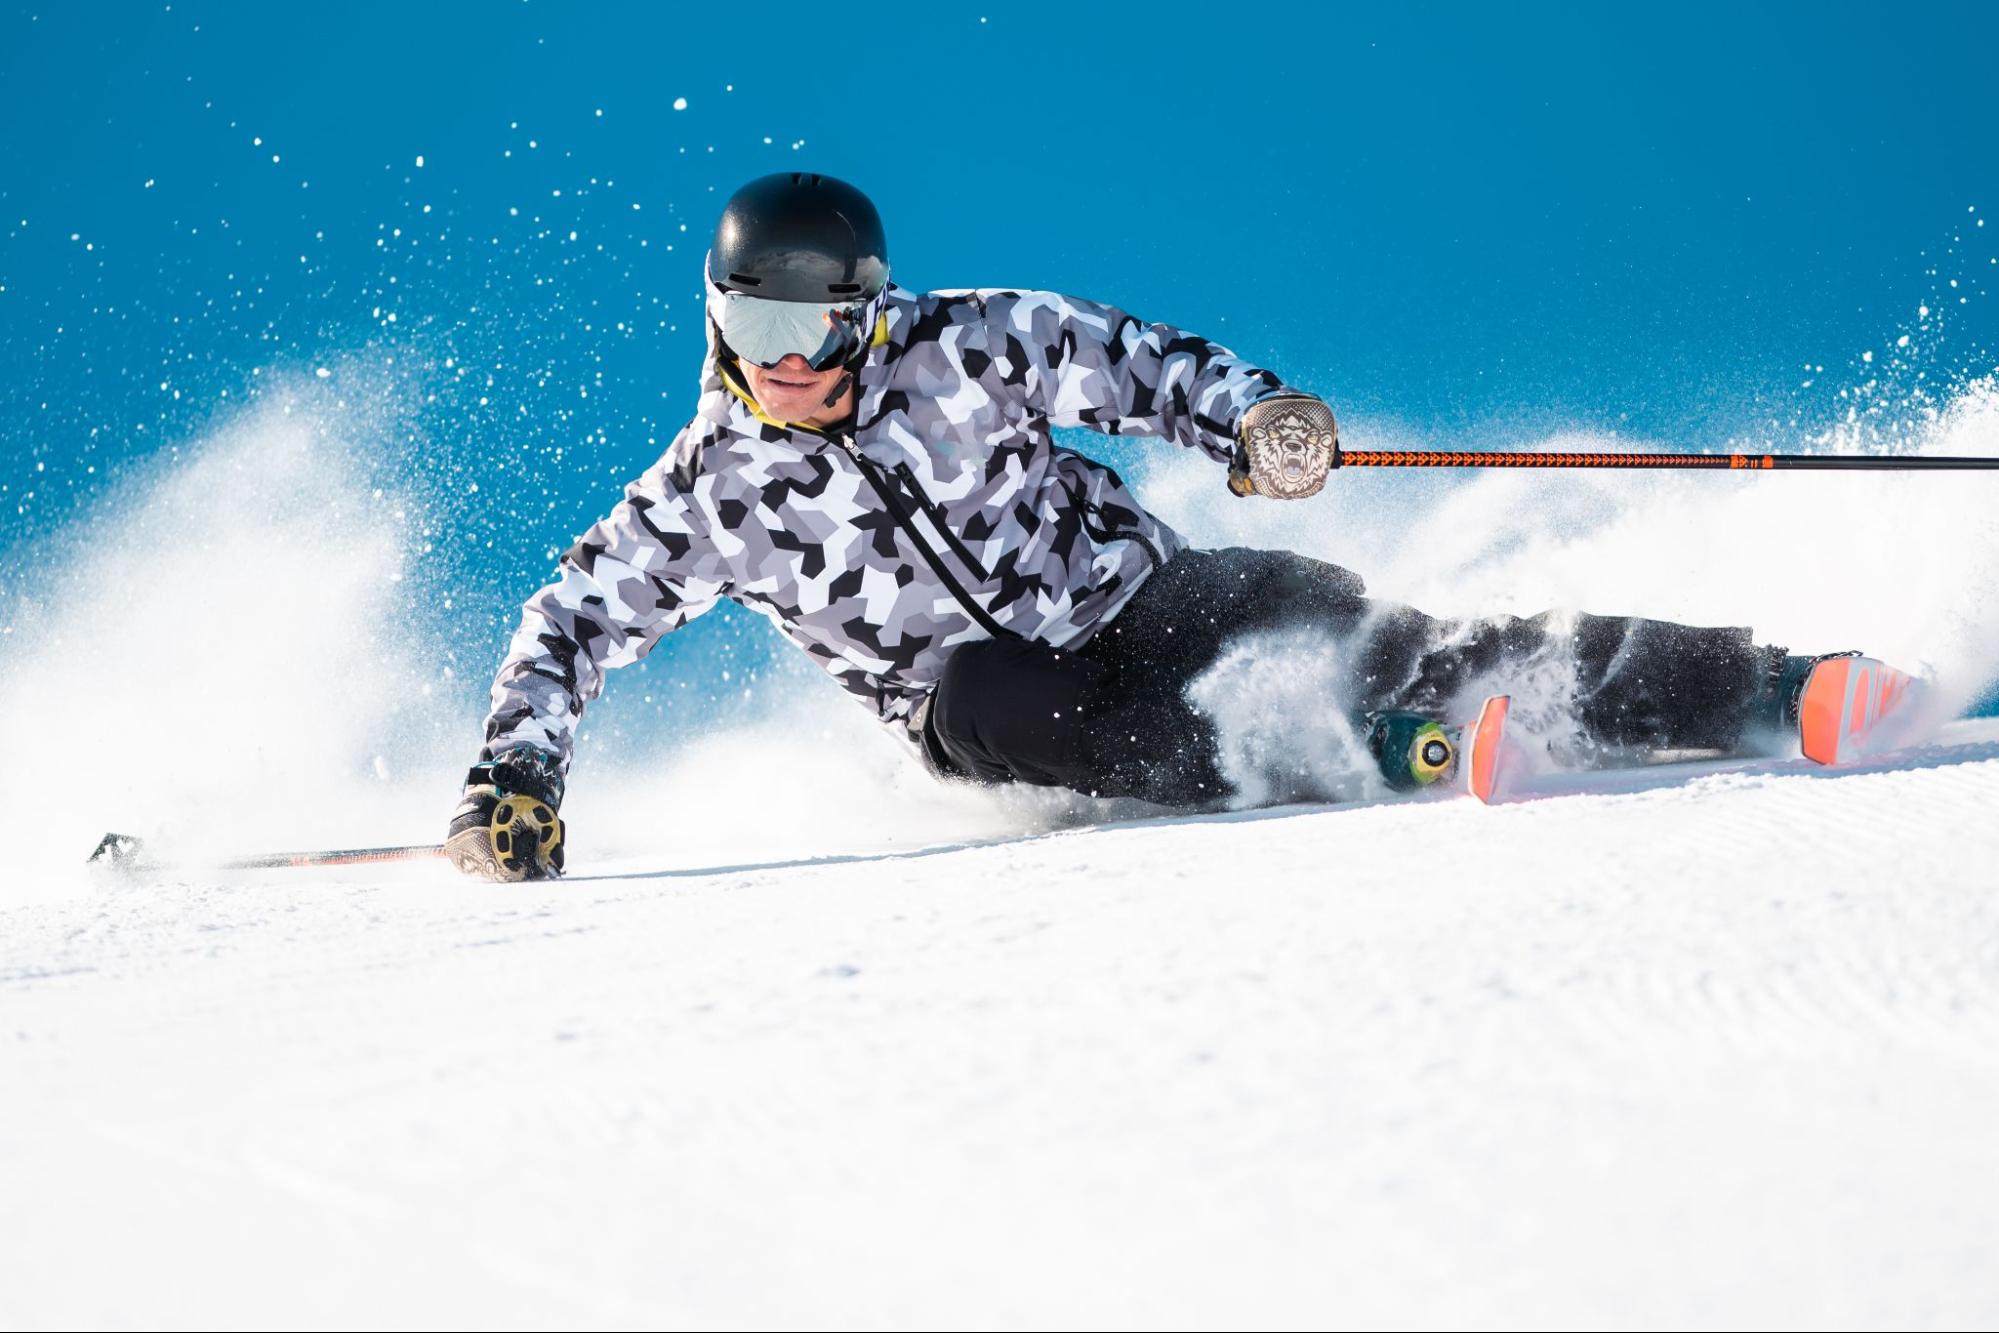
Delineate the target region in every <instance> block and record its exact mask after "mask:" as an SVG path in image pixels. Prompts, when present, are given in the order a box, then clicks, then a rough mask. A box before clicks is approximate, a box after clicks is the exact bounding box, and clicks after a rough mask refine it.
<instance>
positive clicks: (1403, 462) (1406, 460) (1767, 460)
mask: <svg viewBox="0 0 1999 1333" xmlns="http://www.w3.org/2000/svg"><path fill="white" fill-rule="evenodd" d="M1333 466H1334V467H1566V468H1599V467H1633V468H1709V469H1713V470H1716V471H1725V472H1778V471H1783V470H1785V469H1792V468H1795V469H1808V470H1811V471H1822V472H1843V471H1877V472H1927V471H1955V470H1961V469H1967V468H1999V458H1934V457H1923V456H1920V455H1910V456H1902V457H1897V456H1894V455H1856V454H1694V453H1671V454H1590V453H1560V452H1548V453H1537V452H1531V451H1514V450H1507V449H1341V448H1339V447H1338V446H1337V445H1335V446H1334V448H1333Z"/></svg>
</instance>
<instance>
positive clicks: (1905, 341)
mask: <svg viewBox="0 0 1999 1333" xmlns="http://www.w3.org/2000/svg"><path fill="white" fill-rule="evenodd" d="M1908 345H1909V335H1908V334H1906V333H1905V334H1903V335H1902V336H1901V337H1899V338H1897V339H1895V346H1897V347H1907V346H1908Z"/></svg>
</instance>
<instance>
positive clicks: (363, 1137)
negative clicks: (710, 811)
mask: <svg viewBox="0 0 1999 1333" xmlns="http://www.w3.org/2000/svg"><path fill="white" fill-rule="evenodd" d="M1942 741H1943V744H1942V745H1941V746H1940V747H1939V748H1933V749H1931V750H1928V751H1925V752H1923V753H1921V754H1920V755H1918V756H1917V757H1916V758H1915V759H1913V760H1910V761H1906V762H1904V763H1902V764H1900V765H1899V766H1896V767H1892V768H1888V769H1877V770H1868V771H1862V772H1856V773H1850V774H1842V775H1824V774H1811V773H1805V772H1801V771H1798V770H1796V769H1795V768H1792V767H1788V766H1784V765H1775V766H1770V767H1767V768H1765V769H1763V770H1760V771H1751V772H1747V773H1744V772H1735V773H1730V774H1722V775H1715V776H1710V777H1706V778H1699V779H1695V780H1692V781H1687V780H1686V779H1685V775H1683V774H1668V773H1663V772H1662V773H1658V774H1653V775H1648V776H1647V778H1646V779H1645V780H1644V781H1642V782H1639V783H1635V784H1628V785H1635V786H1637V787H1639V788H1640V789H1639V790H1635V791H1622V792H1615V793H1611V794H1605V793H1603V792H1601V791H1598V792H1595V793H1592V794H1582V795H1571V796H1566V797H1558V798H1552V799H1542V800H1535V801H1531V802H1526V803H1521V804H1516V805H1511V806H1505V807H1498V808H1491V809H1487V808H1483V807H1480V806H1478V805H1477V804H1476V803H1473V802H1469V801H1448V800H1447V801H1442V802H1437V801H1425V802H1414V803H1401V804H1383V805H1373V806H1359V807H1353V808H1345V809H1338V808H1312V809H1291V810H1284V811H1277V812H1268V813H1264V814H1243V815H1234V816H1222V817H1216V818H1211V819H1193V820H1186V821H1140V822H1135V823H1127V824H1122V825H1109V826H1102V827H1093V828H1084V829H1077V830H1071V831H1067V832H1057V833H1050V834H1045V835H1042V836H1030V837H1025V838H1019V839H1015V840H1011V841H1001V842H994V843H990V844H982V845H981V844H975V845H964V846H957V847H946V848H938V849H934V850H921V851H903V852H900V853H894V854H890V855H888V856H885V857H882V858H876V859H866V858H857V859H845V860H838V859H836V860H831V861H826V862H820V863H812V862H796V861H783V860H778V861H774V862H772V863H768V864H748V863H749V862H756V861H758V860H759V852H758V850H757V849H755V848H746V849H743V851H742V854H741V856H740V858H739V859H740V860H741V861H742V862H745V864H738V865H730V866H727V867H725V868H719V869H718V868H715V867H714V863H712V862H710V863H705V864H675V863H674V861H673V860H672V859H670V858H668V857H665V856H659V857H655V858H654V859H652V860H650V861H649V862H646V863H643V864H640V863H633V864H616V865H610V866H605V865H583V866H579V867H577V873H576V875H575V877H574V878H573V879H571V880H570V881H569V882H566V883H562V884H559V885H554V886H532V887H522V888H513V889H496V888H493V887H490V886H479V885H474V884H471V883H467V882H464V881H461V880H460V879H458V878H457V877H456V876H455V875H453V874H452V873H451V872H450V871H449V870H447V869H445V868H443V867H441V866H437V865H424V866H405V867H399V868H393V869H390V870H382V869H379V868H370V869H367V870H356V871H345V872H343V871H284V872H260V873H259V874H258V875H255V876H252V875H247V874H246V875H238V876H233V877H232V876H229V875H222V874H199V875H179V876H168V877H166V878H165V879H163V880H158V881H153V882H130V883H116V882H113V883H93V884H85V885H78V886H74V887H73V888H72V890H71V891H69V892H68V893H67V894H50V895H48V896H47V897H46V898H45V900H44V901H41V902H34V903H15V904H10V905H6V906H0V1088H4V1095H0V1197H4V1198H5V1199H6V1200H7V1206H6V1208H5V1209H4V1212H0V1324H4V1325H6V1326H9V1327H53V1326H77V1325H89V1324H114V1325H195V1324H219V1325H225V1326H250V1325H258V1324H264V1323H267V1322H269V1323H275V1324H281V1325H312V1326H336V1325H342V1324H348V1323H364V1324H411V1325H419V1326H422V1325H432V1326H443V1325H472V1326H481V1325H507V1326H514V1325H523V1326H558V1325H571V1324H601V1325H615V1326H641V1325H644V1326H666V1327H687V1326H703V1325H722V1326H741V1325H782V1324H805V1325H811V1326H837V1327H871V1326H900V1327H916V1326H925V1325H931V1324H934V1323H941V1324H946V1325H952V1326H958V1325H965V1326H976V1327H1007V1326H1014V1325H1022V1324H1024V1325H1035V1326H1048V1327H1058V1326H1059V1327H1067V1326H1078V1325H1081V1326H1096V1325H1112V1324H1128V1323H1145V1324H1154V1325H1160V1326H1184V1325H1203V1324H1231V1325H1269V1326H1324V1325H1333V1326H1361V1325H1390V1326H1412V1325H1457V1324H1467V1325H1479V1326H1492V1325H1540V1324H1546V1325H1556V1326H1572V1327H1584V1326H1592V1325H1597V1324H1600V1323H1610V1324H1615V1325H1620V1326H1648V1327H1667V1326H1680V1325H1695V1326H1705V1327H1722V1326H1735V1325H1758V1326H1772V1327H1776V1326H1795V1325H1798V1324H1804V1325H1866V1326H1878V1327H1888V1326H1914V1327H1931V1326H1944V1325H1955V1326H1970V1325H1989V1324H1991V1323H1992V1322H1993V1321H1995V1320H1999V1269H1995V1267H1994V1265H1993V1263H1992V1239H1993V1237H1994V1236H1995V1235H1999V1114H1995V1113H1999V877H1995V872H1994V869H1993V867H1994V865H1995V864H1999V832H1995V831H1994V829H1995V824H1994V821H1993V819H1992V810H1993V807H1994V805H1995V802H1999V724H1995V723H1992V722H1973V723H1960V724H1957V725H1956V726H1954V727H1953V728H1951V729H1949V730H1948V731H1947V732H1946V733H1945V735H1944V737H1943V738H1942ZM1583 785H1587V784H1583Z"/></svg>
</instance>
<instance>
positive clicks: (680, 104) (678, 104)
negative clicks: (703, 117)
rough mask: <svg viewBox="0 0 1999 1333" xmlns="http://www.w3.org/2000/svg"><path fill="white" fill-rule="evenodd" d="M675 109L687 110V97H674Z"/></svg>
mask: <svg viewBox="0 0 1999 1333" xmlns="http://www.w3.org/2000/svg"><path fill="white" fill-rule="evenodd" d="M673 109H674V110H675V111H685V110H687V99H686V98H684V97H676V98H674V99H673Z"/></svg>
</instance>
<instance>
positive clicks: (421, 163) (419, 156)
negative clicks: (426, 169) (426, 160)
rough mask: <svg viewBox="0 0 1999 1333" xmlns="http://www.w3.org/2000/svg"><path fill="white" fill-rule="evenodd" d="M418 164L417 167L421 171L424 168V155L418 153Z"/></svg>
mask: <svg viewBox="0 0 1999 1333" xmlns="http://www.w3.org/2000/svg"><path fill="white" fill-rule="evenodd" d="M416 164H417V167H418V168H419V169H421V168H422V166H423V154H422V153H418V154H417V155H416Z"/></svg>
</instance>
